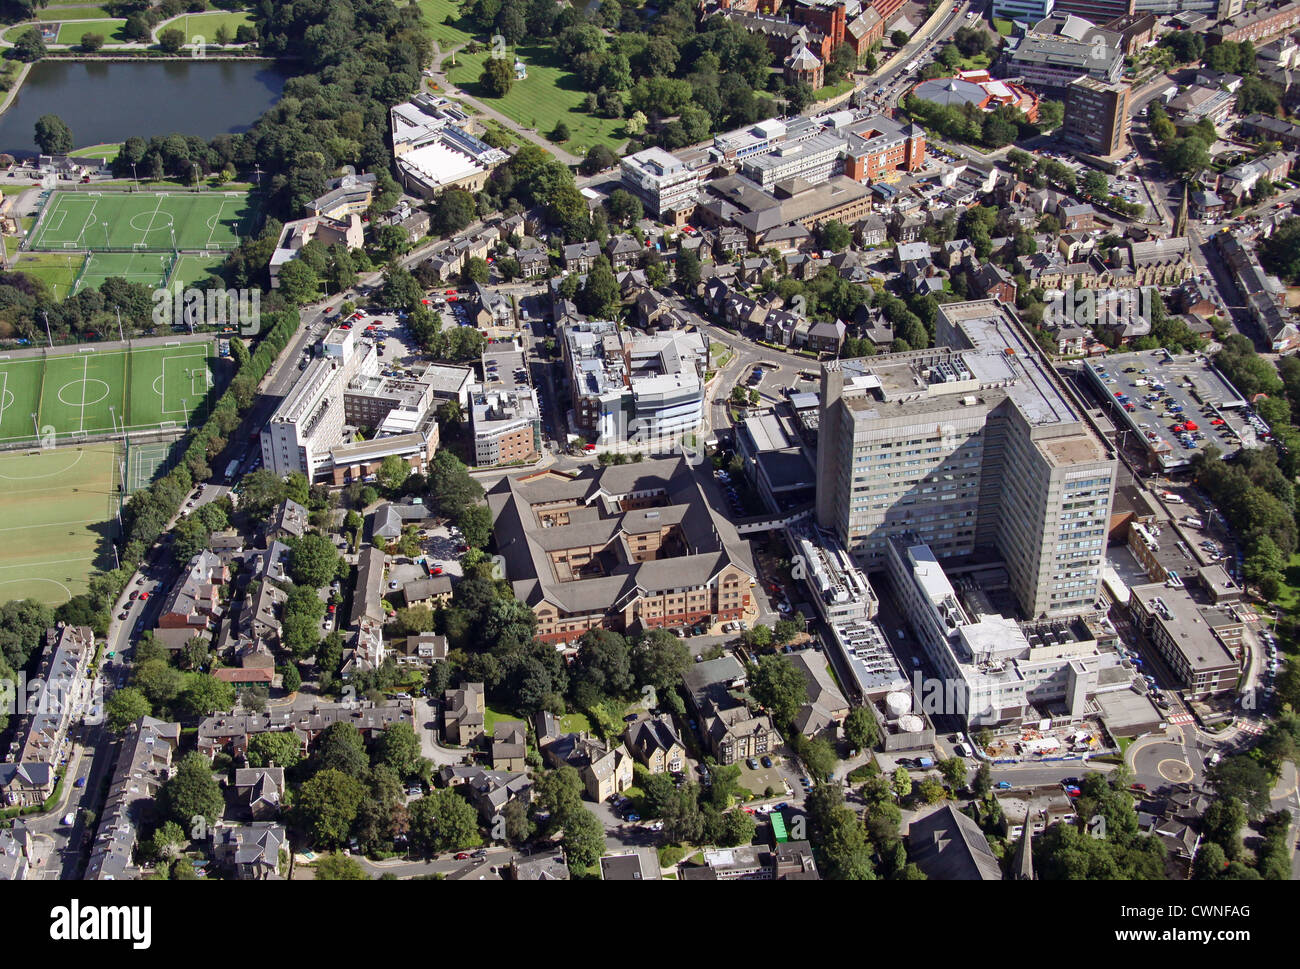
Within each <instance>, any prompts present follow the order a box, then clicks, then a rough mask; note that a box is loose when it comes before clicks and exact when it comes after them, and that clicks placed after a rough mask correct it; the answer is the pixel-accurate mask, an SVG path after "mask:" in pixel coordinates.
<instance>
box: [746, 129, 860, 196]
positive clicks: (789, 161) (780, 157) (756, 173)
mask: <svg viewBox="0 0 1300 969" xmlns="http://www.w3.org/2000/svg"><path fill="white" fill-rule="evenodd" d="M843 151H844V139H843V138H842V137H841V136H840V135H838V134H836V133H835V132H833V131H824V132H821V133H820V134H818V135H816V136H814V137H812V138H810V139H808V140H807V141H799V142H793V143H788V144H783V145H778V146H777V147H776V148H774V149H772V150H771V151H769V152H765V153H764V154H761V155H755V156H753V157H752V158H747V159H746V160H745V161H743V162H741V164H740V172H741V174H742V175H744V176H745V177H746V178H748V179H751V180H752V181H753V182H754V183H755V184H756V185H758V186H759V187H760V188H762V189H763V190H764V191H770V190H771V189H772V187H773V186H775V185H776V183H777V182H780V181H784V180H785V179H787V178H802V179H804V180H805V181H807V182H809V183H810V184H816V183H817V182H824V181H826V179H828V178H830V177H831V176H832V175H835V174H838V173H839V170H840V168H841V167H842V166H841V164H840V162H839V159H840V155H841V154H842V153H843Z"/></svg>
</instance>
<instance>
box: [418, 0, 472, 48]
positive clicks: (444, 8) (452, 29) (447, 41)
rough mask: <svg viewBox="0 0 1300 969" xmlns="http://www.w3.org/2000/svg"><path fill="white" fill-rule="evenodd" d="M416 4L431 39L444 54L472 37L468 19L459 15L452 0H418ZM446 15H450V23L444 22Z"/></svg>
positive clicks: (466, 42)
mask: <svg viewBox="0 0 1300 969" xmlns="http://www.w3.org/2000/svg"><path fill="white" fill-rule="evenodd" d="M416 6H418V7H419V8H420V11H421V12H422V13H423V14H424V19H425V20H427V21H428V22H429V25H430V27H431V28H432V30H431V31H430V32H431V33H432V34H433V39H434V41H436V42H437V44H438V49H439V50H441V51H442V52H443V53H444V54H445V53H447V52H448V51H449V50H451V49H452V48H453V47H458V46H460V45H461V44H468V43H469V42H470V41H471V40H473V39H474V35H473V34H472V33H470V30H469V27H470V23H469V19H468V18H466V17H462V16H461V12H460V8H459V7H457V6H456V4H455V3H453V2H452V0H419V2H418V3H417V4H416ZM448 15H450V16H451V17H452V23H450V24H449V23H446V20H447V17H448Z"/></svg>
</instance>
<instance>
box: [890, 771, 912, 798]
mask: <svg viewBox="0 0 1300 969" xmlns="http://www.w3.org/2000/svg"><path fill="white" fill-rule="evenodd" d="M911 793H912V775H911V774H909V773H908V772H907V768H906V767H900V768H898V769H897V770H895V771H894V794H895V795H896V796H897V797H898V798H900V799H901V798H905V797H907V796H908V795H909V794H911Z"/></svg>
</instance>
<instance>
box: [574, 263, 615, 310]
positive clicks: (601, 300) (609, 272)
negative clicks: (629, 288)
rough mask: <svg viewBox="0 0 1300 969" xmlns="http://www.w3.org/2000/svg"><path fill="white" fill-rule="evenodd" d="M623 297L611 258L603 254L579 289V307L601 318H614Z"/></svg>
mask: <svg viewBox="0 0 1300 969" xmlns="http://www.w3.org/2000/svg"><path fill="white" fill-rule="evenodd" d="M621 299H622V296H621V294H620V293H619V289H618V280H616V279H615V278H614V270H613V269H612V268H611V267H610V264H609V260H608V259H606V258H605V257H604V256H601V257H600V258H599V259H597V260H596V264H595V265H594V266H592V268H591V272H589V273H587V278H586V280H584V281H583V283H582V286H581V288H580V289H579V290H578V309H580V310H581V311H582V312H584V313H587V314H589V315H591V316H595V317H599V318H601V319H613V318H614V317H615V316H616V315H617V314H618V308H619V304H620V302H621Z"/></svg>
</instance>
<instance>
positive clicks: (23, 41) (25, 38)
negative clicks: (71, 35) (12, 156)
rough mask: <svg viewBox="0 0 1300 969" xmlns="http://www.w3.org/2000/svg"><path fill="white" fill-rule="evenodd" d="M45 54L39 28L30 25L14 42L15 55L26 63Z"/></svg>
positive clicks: (37, 59)
mask: <svg viewBox="0 0 1300 969" xmlns="http://www.w3.org/2000/svg"><path fill="white" fill-rule="evenodd" d="M45 54H46V49H45V40H44V39H43V38H42V37H41V31H40V29H39V28H37V27H28V28H27V29H26V30H24V31H23V32H22V33H21V34H19V35H18V40H17V41H16V42H15V43H14V56H15V57H17V58H18V59H19V60H20V61H22V62H23V63H24V64H31V63H33V62H35V61H39V60H40V59H41V58H42V57H44V56H45ZM38 144H39V142H38ZM42 151H44V149H42Z"/></svg>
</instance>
